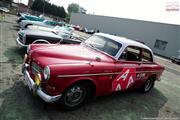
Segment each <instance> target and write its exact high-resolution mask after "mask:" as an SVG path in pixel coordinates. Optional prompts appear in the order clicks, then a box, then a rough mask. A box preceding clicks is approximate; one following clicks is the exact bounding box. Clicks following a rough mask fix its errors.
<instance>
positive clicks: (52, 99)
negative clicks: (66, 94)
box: [23, 64, 62, 103]
mask: <svg viewBox="0 0 180 120" xmlns="http://www.w3.org/2000/svg"><path fill="white" fill-rule="evenodd" d="M28 66H29V65H28V64H23V67H24V69H23V70H24V71H23V73H24V76H27V78H24V80H25V82H26V83H27V84H28V87H29V88H30V90H31V89H32V90H33V92H35V93H37V94H38V95H39V96H40V97H41V98H42V99H43V100H44V101H46V102H48V103H50V102H55V101H58V100H59V99H60V98H61V96H62V94H59V95H56V96H50V95H48V94H46V93H45V92H43V91H42V89H41V87H40V86H39V87H38V86H36V84H35V82H34V80H33V79H32V78H31V77H30V75H29V73H28V70H27V67H28Z"/></svg>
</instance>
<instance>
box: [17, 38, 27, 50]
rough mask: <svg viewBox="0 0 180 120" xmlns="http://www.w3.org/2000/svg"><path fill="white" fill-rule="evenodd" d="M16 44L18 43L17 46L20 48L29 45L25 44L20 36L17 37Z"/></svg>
mask: <svg viewBox="0 0 180 120" xmlns="http://www.w3.org/2000/svg"><path fill="white" fill-rule="evenodd" d="M16 44H17V46H18V47H19V48H22V47H27V46H28V45H25V44H23V43H21V42H20V41H19V37H18V38H17V39H16Z"/></svg>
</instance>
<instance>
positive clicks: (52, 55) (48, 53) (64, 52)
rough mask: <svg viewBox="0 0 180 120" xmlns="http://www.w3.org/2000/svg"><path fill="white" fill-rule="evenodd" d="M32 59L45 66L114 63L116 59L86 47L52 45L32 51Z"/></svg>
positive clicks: (80, 45)
mask: <svg viewBox="0 0 180 120" xmlns="http://www.w3.org/2000/svg"><path fill="white" fill-rule="evenodd" d="M31 57H32V58H34V59H35V60H37V61H39V62H40V63H43V64H44V65H52V64H63V63H74V62H82V61H83V62H87V61H99V62H113V61H114V59H113V58H112V57H110V56H108V55H106V54H103V53H101V52H99V51H96V50H94V49H92V48H90V47H87V46H85V45H82V44H79V45H50V46H47V45H46V46H45V47H38V48H36V49H34V50H32V53H31Z"/></svg>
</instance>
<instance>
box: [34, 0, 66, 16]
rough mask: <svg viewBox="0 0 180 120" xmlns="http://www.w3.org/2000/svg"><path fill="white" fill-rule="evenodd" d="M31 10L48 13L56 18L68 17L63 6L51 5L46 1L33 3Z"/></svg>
mask: <svg viewBox="0 0 180 120" xmlns="http://www.w3.org/2000/svg"><path fill="white" fill-rule="evenodd" d="M31 9H32V10H35V11H39V12H44V13H48V14H51V15H54V16H58V17H61V18H65V17H66V12H65V10H64V7H63V6H62V7H60V6H57V5H54V4H50V3H48V2H47V1H44V0H35V1H34V2H33V5H32V6H31Z"/></svg>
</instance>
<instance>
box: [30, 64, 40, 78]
mask: <svg viewBox="0 0 180 120" xmlns="http://www.w3.org/2000/svg"><path fill="white" fill-rule="evenodd" d="M31 70H32V74H34V75H36V74H38V73H42V68H41V67H40V66H39V65H38V64H36V63H35V62H32V67H31Z"/></svg>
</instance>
